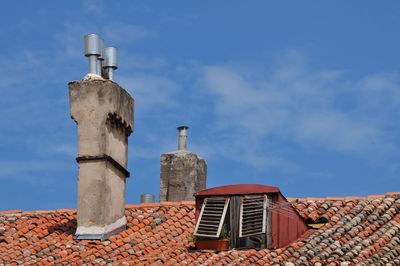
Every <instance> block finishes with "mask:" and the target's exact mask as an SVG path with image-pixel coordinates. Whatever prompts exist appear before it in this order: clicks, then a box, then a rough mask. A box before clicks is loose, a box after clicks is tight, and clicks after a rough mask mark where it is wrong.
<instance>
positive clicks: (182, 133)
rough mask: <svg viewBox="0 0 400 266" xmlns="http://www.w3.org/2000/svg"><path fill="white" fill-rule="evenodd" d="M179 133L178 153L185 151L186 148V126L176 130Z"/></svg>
mask: <svg viewBox="0 0 400 266" xmlns="http://www.w3.org/2000/svg"><path fill="white" fill-rule="evenodd" d="M176 129H177V130H178V131H179V136H178V151H186V148H187V130H188V129H189V127H188V126H180V127H177V128H176Z"/></svg>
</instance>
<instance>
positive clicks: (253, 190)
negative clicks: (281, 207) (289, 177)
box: [193, 184, 280, 197]
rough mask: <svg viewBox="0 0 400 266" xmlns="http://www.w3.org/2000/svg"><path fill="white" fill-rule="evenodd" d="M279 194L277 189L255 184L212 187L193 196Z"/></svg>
mask: <svg viewBox="0 0 400 266" xmlns="http://www.w3.org/2000/svg"><path fill="white" fill-rule="evenodd" d="M277 192H280V191H279V188H278V187H272V186H265V185H257V184H237V185H228V186H220V187H213V188H209V189H205V190H202V191H199V192H197V193H194V194H193V195H194V196H196V197H197V196H214V195H243V194H264V193H277Z"/></svg>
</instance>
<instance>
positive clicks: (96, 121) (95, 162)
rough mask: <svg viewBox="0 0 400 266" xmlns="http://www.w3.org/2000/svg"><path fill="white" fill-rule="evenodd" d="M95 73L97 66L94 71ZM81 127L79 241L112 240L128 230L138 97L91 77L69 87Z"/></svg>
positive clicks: (73, 106) (71, 106)
mask: <svg viewBox="0 0 400 266" xmlns="http://www.w3.org/2000/svg"><path fill="white" fill-rule="evenodd" d="M93 69H94V68H93ZM69 98H70V108H71V110H70V111H71V117H72V119H74V121H75V122H76V123H77V125H78V157H77V159H76V160H77V161H78V163H79V173H78V217H77V222H78V227H77V230H76V234H75V237H76V238H77V239H100V240H104V239H107V238H108V237H109V236H111V235H113V234H115V233H118V232H120V231H123V230H125V225H126V218H125V215H124V211H125V178H127V177H129V172H128V171H127V169H126V168H127V163H128V136H129V135H130V134H131V132H132V131H133V115H134V113H133V109H134V99H133V98H132V97H131V96H130V95H129V93H128V92H127V91H125V90H124V89H123V88H121V87H120V86H119V85H118V84H117V83H115V82H113V81H111V80H107V79H103V78H102V77H101V76H99V75H96V74H88V75H86V77H85V78H84V79H83V80H81V81H74V82H70V83H69Z"/></svg>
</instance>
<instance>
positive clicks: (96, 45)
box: [84, 33, 102, 56]
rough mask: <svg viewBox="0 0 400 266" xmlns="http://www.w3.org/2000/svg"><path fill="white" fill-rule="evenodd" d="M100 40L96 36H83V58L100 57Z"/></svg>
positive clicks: (98, 36)
mask: <svg viewBox="0 0 400 266" xmlns="http://www.w3.org/2000/svg"><path fill="white" fill-rule="evenodd" d="M100 40H101V38H100V35H98V34H93V33H92V34H87V35H85V36H84V43H85V56H89V55H97V56H100V55H101V53H102V51H101V41H100Z"/></svg>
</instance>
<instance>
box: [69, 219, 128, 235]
mask: <svg viewBox="0 0 400 266" xmlns="http://www.w3.org/2000/svg"><path fill="white" fill-rule="evenodd" d="M124 225H126V218H125V216H123V217H121V218H119V219H118V220H116V221H115V222H113V223H112V224H109V225H105V226H78V228H77V229H76V233H75V234H76V235H103V234H107V233H109V232H111V231H113V230H115V229H117V228H120V227H121V226H124Z"/></svg>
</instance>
